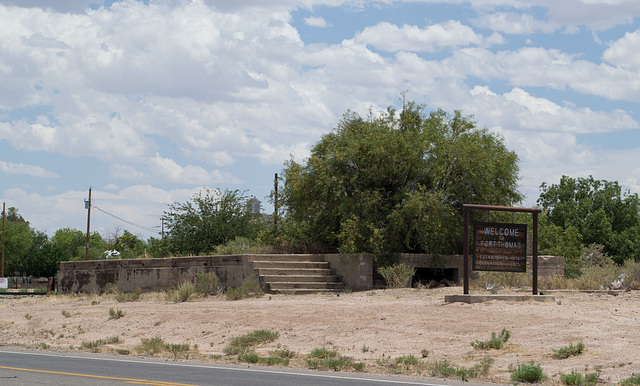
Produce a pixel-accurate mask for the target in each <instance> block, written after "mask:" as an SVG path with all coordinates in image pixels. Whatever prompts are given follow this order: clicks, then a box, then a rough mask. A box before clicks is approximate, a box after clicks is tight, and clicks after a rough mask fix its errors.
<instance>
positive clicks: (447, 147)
mask: <svg viewBox="0 0 640 386" xmlns="http://www.w3.org/2000/svg"><path fill="white" fill-rule="evenodd" d="M283 176H284V181H285V182H284V187H283V189H282V195H281V202H280V203H279V204H280V206H281V207H282V208H283V210H284V212H285V215H286V220H287V223H288V224H287V225H285V226H284V229H296V230H297V231H298V232H303V235H301V237H302V238H303V239H305V240H311V241H313V242H315V243H319V244H322V245H324V246H325V247H326V248H327V249H329V250H331V249H333V250H339V251H341V252H369V253H377V254H392V253H397V252H432V253H452V252H460V251H461V249H462V245H461V244H462V243H461V239H462V226H461V225H462V220H461V217H462V212H461V209H460V208H461V204H463V203H476V204H491V205H511V204H513V203H514V202H518V201H520V200H521V195H520V194H519V193H518V190H517V181H518V158H517V156H516V154H515V153H513V152H511V151H509V150H507V149H506V147H505V146H504V144H503V140H502V138H500V137H499V136H497V135H495V134H492V133H490V132H488V131H487V130H485V129H477V128H476V127H475V123H474V122H473V121H472V120H471V118H469V117H463V116H462V114H461V113H460V112H459V111H456V112H455V113H454V114H453V115H448V114H447V113H445V112H444V111H442V110H438V111H435V112H432V113H430V114H426V113H425V111H424V109H423V107H422V106H420V105H418V104H416V103H413V102H409V103H405V105H404V108H403V110H402V112H401V113H398V112H397V111H395V110H394V109H393V108H388V109H387V111H386V112H385V113H384V114H382V115H381V116H380V117H378V118H374V117H369V118H368V119H364V118H362V117H361V116H359V115H358V114H355V113H352V112H347V113H346V114H345V115H344V116H343V118H342V120H341V121H340V122H339V124H338V126H337V128H335V129H334V130H333V132H331V133H329V134H326V135H324V136H323V137H322V139H321V140H320V141H319V142H318V143H317V144H316V145H315V146H314V147H313V149H312V152H311V157H310V158H309V159H308V160H307V162H306V165H303V164H300V163H297V162H295V161H293V160H290V161H288V162H287V163H286V164H285V169H284V172H283Z"/></svg>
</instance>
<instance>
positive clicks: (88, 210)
mask: <svg viewBox="0 0 640 386" xmlns="http://www.w3.org/2000/svg"><path fill="white" fill-rule="evenodd" d="M90 228H91V188H89V201H88V205H87V247H86V251H85V255H84V259H85V260H89V236H90V233H89V231H90Z"/></svg>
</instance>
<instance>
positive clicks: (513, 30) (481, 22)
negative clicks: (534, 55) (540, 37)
mask: <svg viewBox="0 0 640 386" xmlns="http://www.w3.org/2000/svg"><path fill="white" fill-rule="evenodd" d="M474 25H476V26H477V27H481V28H487V29H491V30H493V31H500V32H503V33H507V34H526V35H529V34H534V33H538V32H542V33H552V32H555V31H556V30H557V29H558V27H559V26H558V25H552V24H550V23H548V22H546V21H542V20H538V19H536V18H535V16H534V15H530V14H526V13H517V12H497V13H487V14H483V15H481V16H480V18H478V19H477V20H476V21H475V22H474Z"/></svg>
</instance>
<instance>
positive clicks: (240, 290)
mask: <svg viewBox="0 0 640 386" xmlns="http://www.w3.org/2000/svg"><path fill="white" fill-rule="evenodd" d="M263 295H264V291H263V290H262V287H261V286H260V280H259V279H258V277H257V276H255V275H251V276H249V277H248V278H246V279H245V281H243V282H242V285H241V286H240V287H237V288H234V287H230V288H227V291H226V292H225V296H226V297H227V300H240V299H244V298H248V297H260V296H263Z"/></svg>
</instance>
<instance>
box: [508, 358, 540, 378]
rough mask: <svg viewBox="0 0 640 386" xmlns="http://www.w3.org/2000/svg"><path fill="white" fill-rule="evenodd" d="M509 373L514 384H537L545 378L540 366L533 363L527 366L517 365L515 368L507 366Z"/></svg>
mask: <svg viewBox="0 0 640 386" xmlns="http://www.w3.org/2000/svg"><path fill="white" fill-rule="evenodd" d="M509 371H511V380H512V381H514V382H527V383H538V382H541V381H543V380H545V379H546V378H547V377H546V376H545V375H544V373H543V372H542V368H541V367H540V365H536V364H534V363H533V361H531V363H529V364H519V365H518V367H516V368H514V367H512V366H509Z"/></svg>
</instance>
